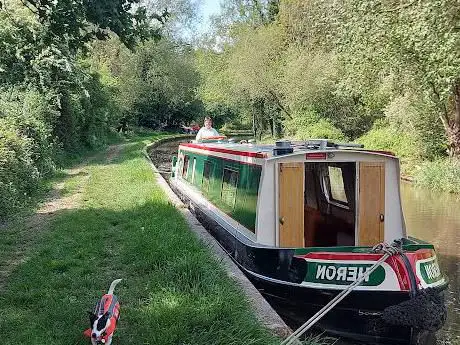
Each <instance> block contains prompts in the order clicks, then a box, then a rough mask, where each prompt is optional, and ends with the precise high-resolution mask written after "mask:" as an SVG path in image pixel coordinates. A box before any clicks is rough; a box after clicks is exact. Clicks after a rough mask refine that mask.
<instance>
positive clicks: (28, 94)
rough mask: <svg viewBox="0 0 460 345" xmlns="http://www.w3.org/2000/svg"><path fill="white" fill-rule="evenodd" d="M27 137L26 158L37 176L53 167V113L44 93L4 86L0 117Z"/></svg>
mask: <svg viewBox="0 0 460 345" xmlns="http://www.w3.org/2000/svg"><path fill="white" fill-rule="evenodd" d="M1 117H3V118H4V119H6V120H5V121H7V122H8V123H9V126H10V128H14V130H15V131H17V133H18V134H19V135H20V136H21V137H23V138H27V141H28V143H29V151H30V158H31V159H32V162H33V164H34V165H35V166H36V168H37V171H38V172H39V174H40V175H41V176H46V175H49V174H50V173H51V172H53V171H54V169H55V165H54V161H53V159H54V157H55V155H56V148H57V145H56V144H55V142H54V140H53V137H52V129H51V128H52V127H51V123H52V122H54V119H55V118H56V117H57V112H56V111H55V110H53V109H52V107H51V106H50V105H49V103H48V101H47V100H46V99H45V97H44V96H43V95H42V94H40V93H38V92H36V91H33V90H32V91H19V90H15V89H12V90H8V91H4V92H2V93H0V118H1Z"/></svg>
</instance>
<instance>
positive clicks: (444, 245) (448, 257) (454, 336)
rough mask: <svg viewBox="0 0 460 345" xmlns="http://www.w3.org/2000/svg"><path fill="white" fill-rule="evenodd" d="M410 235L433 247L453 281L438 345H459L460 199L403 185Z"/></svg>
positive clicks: (403, 201) (402, 194) (407, 225)
mask: <svg viewBox="0 0 460 345" xmlns="http://www.w3.org/2000/svg"><path fill="white" fill-rule="evenodd" d="M401 196H402V204H403V209H404V217H405V220H406V227H407V234H408V235H409V236H414V237H417V238H419V239H422V240H424V241H427V242H430V243H433V244H434V245H435V247H436V250H437V252H438V257H439V262H440V265H441V267H442V269H443V271H444V272H445V273H446V274H447V276H448V277H449V279H450V286H449V291H448V293H447V305H448V316H447V323H446V325H445V326H444V328H443V329H442V330H441V331H440V332H439V333H438V336H437V338H438V344H439V345H447V344H449V345H450V344H452V345H458V344H460V296H459V294H460V249H459V248H460V196H458V195H451V194H443V193H435V192H430V191H427V190H424V189H420V188H414V187H412V186H411V185H410V184H408V183H403V184H402V185H401Z"/></svg>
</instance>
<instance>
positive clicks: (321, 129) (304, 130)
mask: <svg viewBox="0 0 460 345" xmlns="http://www.w3.org/2000/svg"><path fill="white" fill-rule="evenodd" d="M284 125H285V128H286V135H287V136H289V137H293V138H295V139H299V140H306V139H334V140H340V141H345V140H346V137H345V135H344V134H343V133H342V132H341V131H340V129H338V128H336V127H334V125H333V124H332V123H331V122H330V120H328V119H324V118H320V117H319V116H318V115H317V114H316V113H315V112H314V111H305V112H296V113H294V114H293V118H292V119H289V120H287V121H285V123H284Z"/></svg>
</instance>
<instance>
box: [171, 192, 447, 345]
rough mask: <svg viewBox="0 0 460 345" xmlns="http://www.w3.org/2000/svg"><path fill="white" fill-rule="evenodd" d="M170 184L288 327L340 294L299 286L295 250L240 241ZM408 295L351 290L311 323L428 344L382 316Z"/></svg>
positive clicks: (300, 263)
mask: <svg viewBox="0 0 460 345" xmlns="http://www.w3.org/2000/svg"><path fill="white" fill-rule="evenodd" d="M171 187H172V189H173V190H174V191H175V192H176V194H177V195H178V196H179V197H180V198H181V199H182V201H184V202H185V203H186V205H188V206H189V207H190V209H191V211H192V212H193V213H194V214H195V216H196V217H197V219H198V220H199V221H200V222H201V223H202V224H203V225H204V226H205V227H206V228H207V230H208V231H209V232H210V233H211V235H212V236H213V237H214V238H215V239H216V240H217V241H218V242H219V244H220V245H221V246H222V247H223V249H224V250H225V251H226V252H227V254H228V255H229V256H230V257H231V258H232V259H233V260H234V261H235V262H236V263H237V264H238V266H239V267H240V268H241V269H242V271H243V272H244V273H245V274H246V275H247V276H248V278H249V279H250V280H251V282H252V283H253V284H254V285H255V287H256V288H257V289H258V290H259V291H260V292H261V293H262V295H263V296H264V297H265V298H266V299H267V300H268V302H269V303H270V304H271V305H272V306H273V307H274V308H275V309H276V310H277V312H278V313H279V314H280V315H281V316H282V317H283V318H285V319H286V320H287V321H288V322H289V324H291V326H292V327H293V328H295V327H298V326H300V325H301V324H303V323H304V322H305V321H307V320H308V319H309V318H310V317H311V316H312V315H314V314H315V313H316V312H317V311H318V310H320V309H321V308H322V307H323V306H325V305H326V304H327V303H329V302H330V300H331V299H333V298H334V297H335V296H336V295H337V294H338V293H340V291H341V290H336V289H328V288H318V287H308V286H304V285H301V282H302V281H303V278H304V276H305V274H306V263H305V261H304V260H296V259H295V258H294V249H284V248H272V247H261V246H253V245H250V244H248V243H244V241H241V240H240V239H238V238H236V237H235V236H234V235H233V234H232V233H231V232H230V231H229V230H227V229H226V228H224V227H223V226H221V225H220V224H219V223H218V222H217V221H216V220H215V219H213V218H212V217H211V216H210V215H209V214H208V213H207V212H206V211H205V210H203V209H202V208H200V206H199V204H198V203H195V202H194V200H192V199H191V198H190V197H189V196H188V195H187V194H185V193H184V192H183V191H182V190H181V189H180V188H178V186H175V185H174V183H172V184H171ZM439 290H442V288H440V289H439ZM410 298H411V297H410V293H409V291H380V290H374V291H368V290H363V291H352V292H351V293H350V294H349V295H348V296H347V297H346V298H345V299H344V300H343V301H341V302H340V303H339V304H338V305H337V306H336V307H334V308H333V309H332V310H331V311H330V312H328V313H327V315H326V316H325V317H324V318H323V319H321V320H320V322H319V323H318V324H317V325H316V326H315V327H317V328H319V329H321V330H323V331H327V332H328V333H330V334H331V335H337V336H342V337H347V338H350V339H354V340H359V341H364V342H366V343H371V344H401V345H402V344H411V345H412V344H414V345H415V344H417V345H419V344H420V345H421V344H427V343H429V342H427V341H428V340H427V339H432V338H433V334H434V333H430V332H426V331H421V330H416V329H414V328H412V327H405V326H400V325H397V326H395V325H390V324H388V323H386V322H385V321H384V320H383V319H382V314H383V312H384V310H385V309H386V308H388V307H390V306H393V305H398V304H400V303H402V302H404V301H408V300H410Z"/></svg>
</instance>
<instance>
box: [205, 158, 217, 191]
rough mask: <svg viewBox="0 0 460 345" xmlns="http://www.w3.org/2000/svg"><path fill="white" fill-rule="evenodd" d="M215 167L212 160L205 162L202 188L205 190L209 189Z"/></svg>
mask: <svg viewBox="0 0 460 345" xmlns="http://www.w3.org/2000/svg"><path fill="white" fill-rule="evenodd" d="M213 169H214V164H212V162H210V161H205V162H204V167H203V181H202V189H203V191H205V192H208V191H209V184H210V178H211V176H212V173H213Z"/></svg>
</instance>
